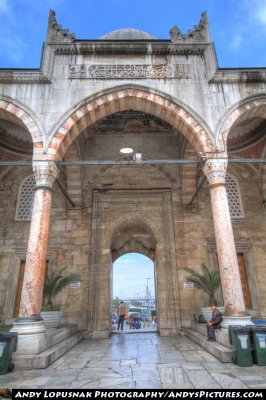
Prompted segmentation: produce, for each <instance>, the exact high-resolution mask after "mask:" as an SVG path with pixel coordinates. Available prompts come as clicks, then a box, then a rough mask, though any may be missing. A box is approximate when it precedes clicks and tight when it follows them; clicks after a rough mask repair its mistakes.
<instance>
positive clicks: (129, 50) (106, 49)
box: [50, 40, 209, 55]
mask: <svg viewBox="0 0 266 400" xmlns="http://www.w3.org/2000/svg"><path fill="white" fill-rule="evenodd" d="M50 46H53V48H54V49H55V53H56V54H62V55H66V54H70V55H72V54H84V55H85V54H108V55H114V54H125V55H127V54H153V55H203V54H204V52H205V51H206V49H207V48H208V46H209V44H206V43H193V44H174V43H171V41H169V40H164V41H161V40H149V41H148V40H147V41H145V40H141V41H134V42H132V41H126V40H125V41H124V40H123V41H119V42H118V41H110V40H108V41H107V40H95V41H92V40H88V41H87V40H86V41H75V42H74V43H71V44H67V43H60V44H58V45H50Z"/></svg>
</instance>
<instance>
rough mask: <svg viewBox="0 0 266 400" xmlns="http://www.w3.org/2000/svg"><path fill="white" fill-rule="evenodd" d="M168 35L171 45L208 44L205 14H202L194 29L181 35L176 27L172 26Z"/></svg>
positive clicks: (208, 35) (208, 37)
mask: <svg viewBox="0 0 266 400" xmlns="http://www.w3.org/2000/svg"><path fill="white" fill-rule="evenodd" d="M169 33H170V39H171V41H172V42H173V43H182V42H209V41H210V33H209V29H208V19H207V13H206V12H204V13H203V14H202V16H201V19H200V22H199V24H198V25H195V26H194V29H190V30H189V31H188V33H187V34H183V33H182V32H181V31H180V29H179V28H178V27H177V26H173V28H172V29H171V30H170V32H169Z"/></svg>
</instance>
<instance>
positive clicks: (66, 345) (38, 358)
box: [12, 332, 83, 369]
mask: <svg viewBox="0 0 266 400" xmlns="http://www.w3.org/2000/svg"><path fill="white" fill-rule="evenodd" d="M82 339H83V333H82V332H76V333H74V335H71V336H70V337H68V338H66V339H64V340H61V341H60V342H59V343H56V344H55V345H53V346H51V347H49V348H48V349H47V350H45V351H43V352H42V353H39V354H36V355H30V356H26V355H23V354H22V355H21V354H17V355H16V353H13V357H12V362H14V364H15V369H40V368H47V367H48V366H49V365H50V364H52V363H53V362H54V361H56V360H57V359H58V358H59V357H61V356H62V355H63V354H65V353H66V352H67V351H69V350H70V349H72V347H74V346H75V345H76V344H77V343H79V342H80V341H81V340H82Z"/></svg>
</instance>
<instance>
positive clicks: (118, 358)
mask: <svg viewBox="0 0 266 400" xmlns="http://www.w3.org/2000/svg"><path fill="white" fill-rule="evenodd" d="M0 386H8V387H11V388H21V389H22V388H28V389H33V388H35V389H36V388H51V389H56V388H61V389H68V388H69V389H78V388H80V389H107V388H110V389H125V388H129V389H135V388H136V389H144V388H145V389H160V388H166V389H181V388H183V389H190V388H197V389H203V388H212V389H220V388H226V389H227V388H228V389H229V388H230V389H240V388H253V389H254V388H256V389H259V388H266V367H259V366H256V365H254V366H253V367H249V368H241V367H238V366H236V365H234V364H223V363H221V362H219V361H218V360H217V359H216V358H215V357H213V356H212V355H210V354H209V353H207V352H206V351H204V350H203V349H202V348H201V347H200V346H198V345H197V344H195V343H194V342H191V341H190V340H189V339H188V338H186V337H185V336H179V337H177V338H165V337H164V338H162V337H160V336H159V335H158V334H156V333H137V334H120V335H116V334H113V335H112V336H111V337H110V338H109V339H101V340H96V339H89V340H83V341H82V342H81V343H79V344H77V345H76V346H75V347H74V348H73V349H72V350H70V351H69V352H68V353H67V354H65V355H64V356H62V357H61V358H60V359H58V360H57V361H56V362H54V363H53V364H52V365H51V366H50V367H49V368H47V369H44V370H25V371H22V370H19V371H16V370H15V371H13V372H12V373H10V374H8V375H3V376H0Z"/></svg>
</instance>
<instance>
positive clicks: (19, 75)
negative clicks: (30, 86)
mask: <svg viewBox="0 0 266 400" xmlns="http://www.w3.org/2000/svg"><path fill="white" fill-rule="evenodd" d="M1 83H41V84H47V83H51V81H50V80H49V79H48V78H47V76H45V75H44V74H43V73H42V71H40V70H31V69H23V70H18V69H0V84H1Z"/></svg>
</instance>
